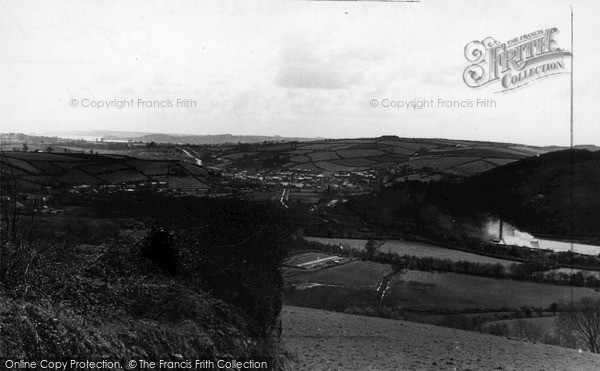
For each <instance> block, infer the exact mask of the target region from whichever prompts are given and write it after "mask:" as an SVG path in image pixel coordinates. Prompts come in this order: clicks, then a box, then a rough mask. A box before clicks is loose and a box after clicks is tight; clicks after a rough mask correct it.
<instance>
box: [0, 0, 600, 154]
mask: <svg viewBox="0 0 600 371" xmlns="http://www.w3.org/2000/svg"><path fill="white" fill-rule="evenodd" d="M569 3H572V4H573V10H574V14H575V33H574V37H575V44H574V49H575V50H574V54H575V57H574V68H575V74H574V78H575V90H574V91H575V120H574V125H575V143H576V144H597V145H600V89H599V82H600V72H599V69H598V62H599V61H600V53H599V47H598V45H597V42H596V40H598V38H599V36H600V26H599V24H600V22H598V19H599V18H600V2H599V1H597V0H589V1H578V0H571V1H559V0H555V1H549V0H543V1H523V0H516V1H494V2H492V1H489V0H482V1H446V0H422V1H421V2H420V3H389V2H341V1H335V2H325V1H282V0H277V1H249V0H243V1H222V0H219V1H201V2H200V1H139V2H137V1H127V2H124V1H117V0H115V1H85V2H83V1H22V0H19V1H8V2H7V1H2V2H0V112H1V116H0V120H1V123H0V132H9V131H13V132H26V133H43V132H48V131H54V130H93V129H104V130H127V131H141V132H163V133H187V134H222V133H231V134H240V135H253V134H255V135H281V136H301V137H330V138H341V137H373V136H380V135H385V134H388V135H398V136H402V137H431V138H433V137H436V138H457V139H473V140H489V141H504V142H517V143H528V144H534V145H547V144H559V145H568V143H569V84H570V76H569V75H568V74H563V75H558V76H553V77H548V78H545V79H541V80H538V81H536V82H535V83H532V84H529V85H527V86H525V87H523V88H521V89H517V90H515V91H511V92H505V93H495V92H496V91H498V90H500V89H501V87H500V85H499V84H498V83H495V84H490V85H489V86H485V87H482V88H478V89H472V88H469V87H468V86H466V85H465V83H464V82H463V78H462V75H463V71H464V69H465V68H466V67H467V66H468V65H469V63H468V61H467V60H466V59H465V57H464V48H465V45H466V44H467V43H469V42H470V41H473V40H482V39H483V38H485V37H487V36H492V37H494V38H495V39H496V40H499V41H501V42H504V41H507V40H509V39H512V38H515V37H518V36H520V35H523V34H527V33H530V32H533V31H536V30H538V29H546V28H550V27H557V28H558V29H559V33H558V34H556V36H555V39H556V41H557V44H558V46H559V47H561V48H564V49H570V10H569ZM569 63H570V62H569ZM478 98H479V99H493V100H495V101H496V107H495V108H494V107H491V108H476V107H473V108H468V107H467V108H446V109H443V108H439V107H432V108H425V109H422V110H415V109H394V108H391V107H387V108H386V107H382V102H383V100H384V99H389V100H391V101H396V100H413V99H419V100H422V99H427V100H430V99H434V101H436V103H437V100H438V99H443V100H458V101H462V100H473V101H475V100H476V99H478ZM131 99H133V100H134V101H135V105H134V106H133V107H125V108H123V109H120V110H119V109H116V108H109V109H106V108H102V109H96V108H92V107H83V106H82V105H83V102H87V103H86V104H89V103H90V102H92V101H114V100H118V101H123V100H131ZM138 99H143V100H150V101H167V100H170V101H171V102H173V104H175V103H176V101H177V99H190V100H194V101H195V102H196V107H189V108H183V107H176V106H174V107H165V108H147V107H137V104H138ZM372 99H377V100H378V102H379V104H378V106H377V107H372V106H371V104H370V102H371V100H372ZM73 100H77V106H76V107H72V105H73V103H72V102H73Z"/></svg>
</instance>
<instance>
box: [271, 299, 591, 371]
mask: <svg viewBox="0 0 600 371" xmlns="http://www.w3.org/2000/svg"><path fill="white" fill-rule="evenodd" d="M282 323H283V333H282V337H283V341H284V344H285V346H286V348H287V349H289V350H290V351H291V352H292V353H293V354H295V357H296V364H295V367H294V369H295V370H315V371H318V370H357V371H362V370H473V371H474V370H515V371H516V370H569V371H570V370H582V371H585V370H598V369H600V355H597V354H592V353H588V352H583V353H579V352H577V351H576V350H572V349H565V348H559V347H555V346H550V345H544V344H534V343H527V342H523V341H517V340H509V339H506V338H502V337H497V336H491V335H485V334H480V333H476V332H468V331H461V330H456V329H450V328H444V327H438V326H432V325H424V324H418V323H411V322H405V321H397V320H389V319H383V318H373V317H366V316H356V315H350V314H345V313H333V312H326V311H321V310H315V309H309V308H299V307H292V306H284V308H283V313H282Z"/></svg>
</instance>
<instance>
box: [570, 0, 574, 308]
mask: <svg viewBox="0 0 600 371" xmlns="http://www.w3.org/2000/svg"><path fill="white" fill-rule="evenodd" d="M569 8H571V92H570V93H571V102H570V111H571V112H570V124H571V125H570V129H571V140H570V150H569V152H570V154H569V156H570V166H569V172H570V179H569V183H570V190H569V199H570V200H569V201H570V202H569V208H570V210H569V214H570V215H569V219H570V224H569V233H570V234H571V238H569V241H570V243H571V260H572V259H573V232H574V225H573V217H574V205H573V145H574V141H573V131H574V130H573V6H572V5H569ZM572 263H573V262H572V261H571V266H572V265H573V264H572ZM571 277H573V268H571ZM571 305H573V282H572V281H571Z"/></svg>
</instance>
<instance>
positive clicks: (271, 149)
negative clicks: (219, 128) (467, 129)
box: [220, 136, 557, 175]
mask: <svg viewBox="0 0 600 371" xmlns="http://www.w3.org/2000/svg"><path fill="white" fill-rule="evenodd" d="M556 149H557V148H553V147H548V148H546V147H535V146H526V145H520V144H510V143H494V142H475V141H465V140H451V139H418V138H417V139H413V138H399V137H396V136H383V137H379V138H357V139H328V140H319V141H307V142H302V143H294V142H291V143H279V144H272V145H255V146H251V145H245V146H238V147H236V148H233V149H231V150H229V151H227V152H225V153H224V154H222V155H221V157H220V160H221V161H222V165H223V166H233V167H244V166H261V165H262V166H264V165H273V164H276V165H277V166H280V167H281V168H282V169H284V170H286V169H287V170H307V171H314V172H343V171H347V172H354V171H361V170H369V169H390V168H395V167H402V166H406V168H407V169H409V170H410V169H413V170H419V169H425V170H427V169H429V170H431V171H443V172H445V173H452V174H459V175H472V174H476V173H479V172H484V171H487V170H490V169H493V168H495V167H497V166H501V165H505V164H508V163H511V162H514V161H517V160H520V159H523V158H527V157H530V156H534V155H537V154H541V153H546V152H548V151H551V150H556Z"/></svg>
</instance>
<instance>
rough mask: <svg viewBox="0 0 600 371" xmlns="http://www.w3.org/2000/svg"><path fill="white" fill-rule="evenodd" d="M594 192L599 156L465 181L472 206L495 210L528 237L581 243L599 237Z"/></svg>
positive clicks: (577, 155)
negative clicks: (561, 238) (557, 236)
mask: <svg viewBox="0 0 600 371" xmlns="http://www.w3.org/2000/svg"><path fill="white" fill-rule="evenodd" d="M571 164H572V165H571ZM475 191H477V192H475ZM599 192H600V152H591V151H587V150H582V149H575V150H573V151H572V152H571V151H569V150H563V151H557V152H552V153H547V154H544V155H540V156H536V157H531V158H528V159H524V160H521V161H519V162H515V163H513V164H510V165H507V166H502V167H498V168H496V169H493V170H491V171H488V172H486V173H482V174H480V175H478V176H475V177H473V178H472V179H470V180H469V182H467V184H466V188H465V190H464V193H465V194H469V197H470V198H471V199H473V204H477V205H478V207H484V208H486V209H489V210H496V211H497V212H498V213H499V214H500V215H502V216H503V217H504V218H506V219H509V220H512V221H514V222H515V223H516V224H517V225H518V226H520V227H521V228H526V229H527V230H528V231H530V232H532V233H533V232H535V233H537V234H538V235H543V234H550V235H553V234H562V235H564V236H568V235H570V234H573V235H575V236H579V237H583V238H584V239H585V238H586V237H588V238H596V239H598V238H599V237H600V234H599V233H598V221H599V220H600V197H599V194H600V193H599ZM571 197H572V200H573V204H572V208H571V201H570V200H571ZM571 224H572V225H571ZM571 228H572V231H571Z"/></svg>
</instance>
